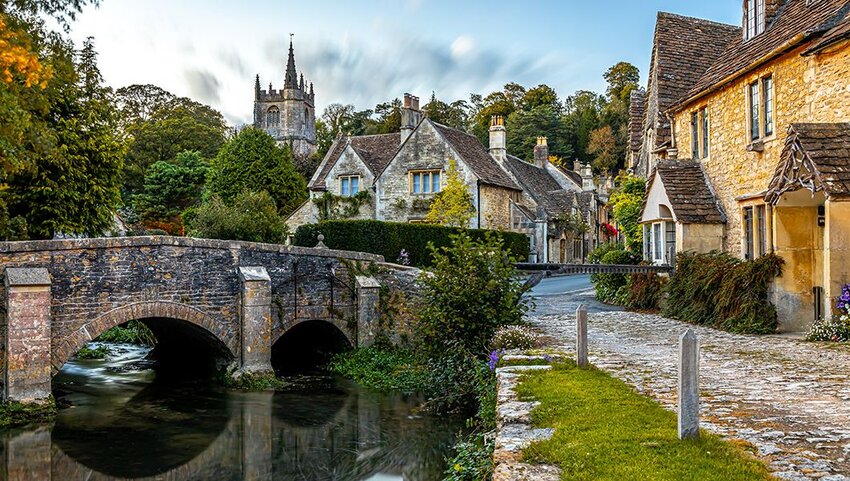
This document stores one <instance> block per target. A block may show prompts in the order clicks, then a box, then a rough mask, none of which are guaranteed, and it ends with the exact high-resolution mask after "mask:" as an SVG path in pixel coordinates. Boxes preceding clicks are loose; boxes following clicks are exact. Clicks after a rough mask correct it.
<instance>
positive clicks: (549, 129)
mask: <svg viewBox="0 0 850 481" xmlns="http://www.w3.org/2000/svg"><path fill="white" fill-rule="evenodd" d="M540 136H544V137H546V138H547V140H548V144H549V154H550V155H552V156H555V157H558V158H559V159H566V158H569V157H570V156H572V153H573V150H572V146H570V145H569V144H568V143H567V139H566V131H565V129H564V124H563V122H562V121H561V117H560V116H559V115H558V114H557V112H555V111H554V110H553V109H552V107H551V106H549V105H543V106H539V107H535V108H533V109H531V110H529V111H525V110H517V111H516V112H514V113H512V114H511V115H510V116H509V117H508V120H507V145H508V151H509V152H511V153H513V154H514V155H516V156H518V157H521V158H523V159H525V160H532V159H533V158H534V145H535V144H536V143H537V137H540Z"/></svg>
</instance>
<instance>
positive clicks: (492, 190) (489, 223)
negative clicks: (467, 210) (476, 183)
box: [480, 184, 515, 230]
mask: <svg viewBox="0 0 850 481" xmlns="http://www.w3.org/2000/svg"><path fill="white" fill-rule="evenodd" d="M514 192H515V191H513V190H510V189H506V188H504V187H497V186H494V185H486V184H485V185H481V188H480V202H481V204H480V205H481V228H482V229H495V230H510V228H511V195H512V194H513V193H514Z"/></svg>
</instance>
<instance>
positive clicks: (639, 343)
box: [530, 290, 850, 481]
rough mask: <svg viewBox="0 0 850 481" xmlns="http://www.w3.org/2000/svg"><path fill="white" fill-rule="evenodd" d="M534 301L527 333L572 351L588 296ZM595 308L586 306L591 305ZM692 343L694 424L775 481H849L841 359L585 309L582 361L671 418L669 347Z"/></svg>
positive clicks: (835, 351) (822, 350) (841, 351)
mask: <svg viewBox="0 0 850 481" xmlns="http://www.w3.org/2000/svg"><path fill="white" fill-rule="evenodd" d="M532 295H534V300H535V304H536V308H535V310H534V312H532V313H531V314H530V320H531V322H532V324H533V325H534V326H536V327H538V328H539V329H541V330H542V331H543V332H544V333H545V339H546V343H547V345H548V346H549V347H553V348H556V349H559V350H563V351H567V352H569V351H572V350H574V342H575V341H574V339H575V308H576V306H577V305H578V303H579V302H584V301H586V300H587V299H588V297H590V295H589V293H588V292H587V290H581V291H578V292H576V293H575V294H573V293H565V294H562V295H535V293H534V292H532ZM593 302H595V301H593ZM688 328H692V329H694V331H695V332H696V334H697V336H698V337H699V339H700V344H701V359H700V392H701V416H702V418H701V423H702V426H703V427H704V428H707V429H709V430H711V431H713V432H716V433H718V434H721V435H724V436H730V437H733V438H738V439H741V440H744V441H747V442H748V443H750V444H752V445H753V446H755V448H756V449H757V451H758V455H759V456H760V457H761V458H762V459H764V460H765V462H767V463H768V465H769V466H770V468H771V470H772V471H774V473H775V474H776V475H777V476H778V477H779V478H781V479H793V480H805V479H821V480H828V481H836V480H850V349H848V347H847V346H837V345H824V344H812V343H806V342H804V341H802V340H801V339H798V338H794V337H785V336H745V335H736V334H730V333H725V332H721V331H716V330H713V329H709V328H704V327H698V326H692V325H689V324H686V323H683V322H679V321H675V320H671V319H666V318H663V317H660V316H658V315H651V314H638V313H633V312H625V311H616V310H612V311H607V312H600V310H599V309H592V310H591V311H590V315H589V322H588V339H589V349H590V361H591V363H592V364H593V365H595V366H597V367H599V368H601V369H604V370H605V371H607V372H609V373H611V374H612V375H614V376H616V377H618V378H620V379H622V380H623V381H625V382H627V383H629V384H630V385H632V386H634V387H635V388H636V389H637V390H638V391H640V392H642V393H645V394H647V395H650V396H652V397H654V398H656V399H657V400H659V401H660V402H661V403H662V404H663V405H664V406H665V407H667V408H669V409H671V410H675V406H676V405H675V403H676V391H675V389H676V376H677V371H676V356H677V352H678V338H679V336H680V335H681V334H682V333H683V332H684V331H685V330H686V329H688Z"/></svg>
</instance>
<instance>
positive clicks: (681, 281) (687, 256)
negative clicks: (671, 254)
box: [664, 252, 783, 334]
mask: <svg viewBox="0 0 850 481" xmlns="http://www.w3.org/2000/svg"><path fill="white" fill-rule="evenodd" d="M782 264H783V260H782V258H781V257H779V256H777V255H775V254H770V255H766V256H764V257H760V258H758V259H756V260H752V261H741V260H739V259H737V258H735V257H733V256H731V255H729V254H726V253H722V252H712V253H710V254H695V253H691V252H686V253H680V254H679V255H677V256H676V271H675V273H674V274H673V276H672V277H671V278H670V282H669V283H668V284H667V292H668V294H669V297H668V299H667V302H666V307H665V309H664V315H665V316H667V317H672V318H674V319H679V320H682V321H687V322H692V323H695V324H703V325H708V326H711V327H715V328H717V329H723V330H725V331H731V332H736V333H745V334H771V333H774V332H776V328H777V325H778V322H777V315H776V307H775V306H774V305H773V304H772V303H771V302H770V301H769V300H768V289H769V287H770V283H771V281H773V279H774V278H775V277H777V276H780V275H782Z"/></svg>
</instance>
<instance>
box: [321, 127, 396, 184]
mask: <svg viewBox="0 0 850 481" xmlns="http://www.w3.org/2000/svg"><path fill="white" fill-rule="evenodd" d="M399 135H400V134H398V133H395V134H380V135H359V136H356V137H339V138H337V139H336V141H335V142H334V144H333V145H332V146H331V148H330V150H329V151H328V154H327V155H326V156H325V162H324V164H323V166H322V170H321V172H320V173H319V176H318V177H315V179H316V180H315V182H311V183H310V185H309V186H308V187H309V188H310V189H313V190H322V189H325V188H326V186H325V178H326V177H327V176H328V174H330V172H331V169H333V167H334V165H336V163H337V161H338V160H339V158H340V156H341V155H342V153H343V151H345V148H346V147H347V146H348V145H349V144H350V145H351V148H352V149H354V151H355V152H357V155H359V156H360V158H361V159H363V162H364V163H365V164H366V167H368V168H369V170H371V171H372V173H373V174H375V175H378V174H379V173H380V172H381V171H383V170H384V167H386V166H387V164H388V163H389V162H390V160H392V158H393V157H394V156H395V154H396V152H398V149H399V148H400V147H401V146H400V145H399V144H400V139H401V137H399Z"/></svg>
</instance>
